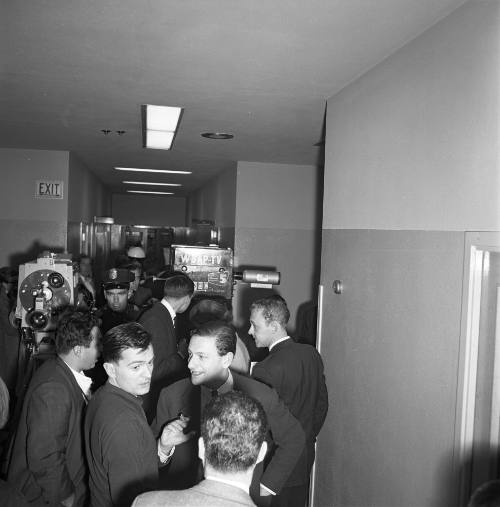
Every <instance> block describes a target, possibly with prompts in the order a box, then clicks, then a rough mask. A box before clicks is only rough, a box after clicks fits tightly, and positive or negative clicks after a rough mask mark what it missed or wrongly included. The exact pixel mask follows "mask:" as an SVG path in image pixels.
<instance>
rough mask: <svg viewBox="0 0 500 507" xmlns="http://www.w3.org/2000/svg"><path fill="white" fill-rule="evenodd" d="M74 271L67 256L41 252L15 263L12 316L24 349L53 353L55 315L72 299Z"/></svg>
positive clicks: (35, 352)
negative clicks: (24, 260)
mask: <svg viewBox="0 0 500 507" xmlns="http://www.w3.org/2000/svg"><path fill="white" fill-rule="evenodd" d="M76 285H77V273H76V272H75V270H74V269H73V263H72V261H71V258H70V257H69V256H64V255H62V254H54V253H51V252H43V253H42V254H41V256H40V257H38V259H36V260H35V261H31V262H27V263H26V264H21V265H20V266H19V283H18V291H17V306H16V317H17V318H18V319H20V320H21V340H22V344H23V345H24V347H25V349H26V352H27V353H29V354H30V355H33V354H42V353H43V354H54V353H55V348H54V331H55V328H56V322H57V315H58V314H59V313H60V311H61V310H63V309H64V308H65V307H67V306H68V305H72V304H73V303H74V299H75V287H76Z"/></svg>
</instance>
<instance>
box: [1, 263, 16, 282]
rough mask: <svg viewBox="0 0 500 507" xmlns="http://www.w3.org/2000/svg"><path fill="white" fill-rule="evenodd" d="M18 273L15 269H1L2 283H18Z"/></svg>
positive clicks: (5, 267) (6, 267)
mask: <svg viewBox="0 0 500 507" xmlns="http://www.w3.org/2000/svg"><path fill="white" fill-rule="evenodd" d="M17 278H18V271H17V269H15V268H10V267H8V266H4V267H3V268H0V282H4V283H14V282H17Z"/></svg>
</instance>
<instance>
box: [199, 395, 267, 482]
mask: <svg viewBox="0 0 500 507" xmlns="http://www.w3.org/2000/svg"><path fill="white" fill-rule="evenodd" d="M266 432H267V420H266V414H265V412H264V409H263V408H262V405H261V404H260V403H259V402H258V401H256V400H254V399H253V398H251V397H250V396H248V395H247V394H244V393H242V392H238V391H230V392H229V393H226V394H222V395H220V396H216V397H215V398H212V399H211V400H210V401H209V402H208V403H207V405H206V407H205V411H204V414H203V420H202V423H201V436H202V438H203V442H204V444H205V459H206V460H207V463H209V464H210V465H211V466H212V467H213V468H214V469H215V470H218V471H221V472H242V471H245V470H248V469H249V468H250V467H251V466H252V465H254V464H255V462H256V461H257V457H258V455H259V451H260V448H261V446H262V442H264V439H265V437H266Z"/></svg>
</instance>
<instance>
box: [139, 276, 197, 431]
mask: <svg viewBox="0 0 500 507" xmlns="http://www.w3.org/2000/svg"><path fill="white" fill-rule="evenodd" d="M193 293H194V283H193V281H192V280H191V279H190V278H189V277H188V276H187V275H185V274H184V273H180V272H179V273H175V274H173V275H171V276H169V277H168V278H167V279H166V281H165V287H164V296H163V299H162V300H161V301H159V302H157V303H155V304H154V305H153V306H152V307H151V308H150V309H149V310H146V311H145V312H144V313H143V314H142V315H141V317H140V319H139V322H140V323H141V324H142V325H143V326H144V328H145V329H146V330H147V331H148V332H149V333H150V335H151V339H152V343H153V347H154V350H155V358H154V369H153V376H152V379H151V390H150V392H149V394H148V396H146V397H145V398H144V411H145V412H146V417H147V419H148V421H149V422H151V421H152V420H153V419H154V416H155V413H156V403H157V401H158V396H159V395H160V391H161V390H162V388H163V387H165V386H167V385H169V384H171V383H172V382H175V381H176V380H179V379H180V378H182V377H184V376H186V375H187V374H188V372H187V368H186V360H185V359H184V358H182V357H181V355H180V354H179V350H178V346H177V337H176V332H175V316H176V314H178V313H183V312H185V311H186V310H187V308H188V307H189V305H190V303H191V299H192V297H193Z"/></svg>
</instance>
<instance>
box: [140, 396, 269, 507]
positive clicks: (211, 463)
mask: <svg viewBox="0 0 500 507" xmlns="http://www.w3.org/2000/svg"><path fill="white" fill-rule="evenodd" d="M266 432H267V422H266V415H265V413H264V410H263V408H262V405H261V404H260V403H258V402H257V401H256V400H254V399H253V398H250V397H249V396H247V395H246V394H243V393H241V392H236V391H232V392H229V393H227V394H223V395H221V396H216V397H215V398H213V399H212V400H211V401H209V402H208V404H207V406H206V407H205V411H204V416H203V420H202V423H201V437H200V439H199V442H198V455H199V457H200V459H201V461H202V462H203V467H204V470H205V479H204V480H203V481H201V482H200V483H199V484H197V485H196V486H194V487H192V488H190V489H187V490H182V491H156V492H152V493H145V494H143V495H141V496H139V497H138V498H137V499H136V500H135V502H134V504H133V507H160V506H163V505H189V506H192V507H226V506H228V507H229V506H230V505H244V506H253V505H255V504H254V503H253V502H252V499H251V498H250V496H249V489H250V483H251V481H252V475H253V471H254V468H255V465H256V464H257V463H259V462H260V461H262V460H263V459H264V456H265V454H266V450H267V444H266V442H265V437H266Z"/></svg>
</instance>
